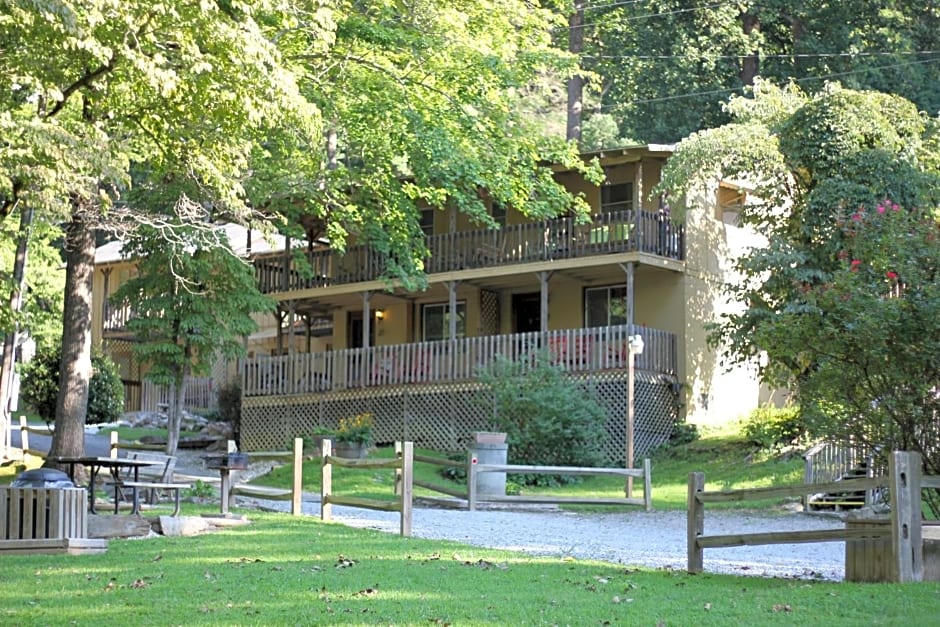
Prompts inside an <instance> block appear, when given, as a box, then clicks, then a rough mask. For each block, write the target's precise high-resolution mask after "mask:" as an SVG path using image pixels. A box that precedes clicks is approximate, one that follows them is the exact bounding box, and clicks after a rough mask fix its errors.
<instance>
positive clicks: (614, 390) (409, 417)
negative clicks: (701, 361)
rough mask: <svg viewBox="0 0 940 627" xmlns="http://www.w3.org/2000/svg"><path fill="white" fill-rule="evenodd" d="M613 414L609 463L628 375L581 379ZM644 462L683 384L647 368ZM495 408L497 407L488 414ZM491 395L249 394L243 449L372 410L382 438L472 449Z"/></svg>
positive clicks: (666, 429)
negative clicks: (251, 395) (676, 383)
mask: <svg viewBox="0 0 940 627" xmlns="http://www.w3.org/2000/svg"><path fill="white" fill-rule="evenodd" d="M576 379H577V380H578V381H579V382H580V384H581V385H582V386H584V388H585V389H586V390H587V391H588V392H589V393H591V394H592V395H594V396H595V398H597V400H598V401H599V402H600V404H601V405H602V406H603V407H604V408H605V409H606V410H607V416H608V417H607V434H608V436H609V437H608V439H607V441H605V442H603V443H601V447H602V450H603V453H604V456H605V458H606V459H607V460H608V462H610V463H612V464H622V463H623V462H624V460H625V457H626V444H625V442H626V416H627V376H626V373H619V372H618V373H603V374H599V375H592V376H587V377H583V376H582V377H577V378H576ZM634 394H635V395H634V399H635V401H634V407H635V425H634V433H635V439H634V443H635V444H634V451H635V456H636V458H638V459H639V458H640V457H642V456H644V455H646V454H647V453H648V452H649V451H651V450H652V449H654V448H656V447H657V446H659V445H661V444H663V443H664V442H666V441H667V440H668V439H669V436H670V435H671V434H672V429H673V426H674V425H675V424H676V420H677V418H678V410H677V408H678V402H677V401H678V399H677V387H676V386H675V384H673V383H672V382H671V381H670V380H669V379H668V378H666V377H663V376H662V375H659V374H653V373H648V372H643V371H640V372H638V373H637V374H636V379H635V386H634ZM488 407H489V409H487V408H488ZM491 411H492V401H491V400H490V401H488V394H487V392H486V390H485V389H484V388H483V386H481V385H480V384H479V383H474V382H458V383H448V384H438V385H427V384H426V385H412V386H389V387H385V388H369V389H358V390H343V391H338V392H329V393H323V394H308V395H302V396H277V397H274V396H271V397H249V398H244V399H243V401H242V424H241V446H242V449H243V450H245V451H272V450H288V449H289V448H290V446H291V442H292V441H293V439H294V438H295V437H303V436H305V435H309V434H310V433H311V432H312V430H313V429H314V428H315V427H326V428H335V427H336V426H337V425H338V423H339V419H340V418H343V417H347V416H353V415H356V414H360V413H364V412H369V413H371V414H372V415H373V417H374V420H375V429H374V434H375V440H376V442H378V443H380V444H381V443H389V442H394V441H396V440H402V439H404V440H411V441H413V442H415V445H416V446H418V447H423V448H429V449H434V450H439V451H454V452H456V451H464V450H466V449H467V445H468V444H469V442H470V441H471V440H472V437H473V432H474V431H486V430H488V429H489V418H490V416H489V415H488V414H489V412H491Z"/></svg>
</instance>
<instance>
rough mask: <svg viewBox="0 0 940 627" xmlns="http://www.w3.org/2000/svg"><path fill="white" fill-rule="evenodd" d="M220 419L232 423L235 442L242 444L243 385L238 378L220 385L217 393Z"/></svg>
mask: <svg viewBox="0 0 940 627" xmlns="http://www.w3.org/2000/svg"><path fill="white" fill-rule="evenodd" d="M215 401H216V405H217V406H218V410H217V412H218V417H219V420H222V421H224V422H227V423H229V424H230V425H232V433H233V437H234V438H235V443H236V444H238V445H239V446H240V445H241V430H242V429H241V427H242V386H241V383H240V382H239V380H238V379H232V380H230V381H229V382H228V383H224V384H222V385H220V386H219V389H218V390H217V391H216V393H215Z"/></svg>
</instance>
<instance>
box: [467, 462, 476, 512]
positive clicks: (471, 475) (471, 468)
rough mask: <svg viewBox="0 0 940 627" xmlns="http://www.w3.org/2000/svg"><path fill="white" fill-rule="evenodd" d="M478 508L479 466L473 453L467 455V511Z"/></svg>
mask: <svg viewBox="0 0 940 627" xmlns="http://www.w3.org/2000/svg"><path fill="white" fill-rule="evenodd" d="M476 508H477V465H476V459H475V458H474V457H473V451H470V452H468V453H467V509H469V510H470V511H471V512H472V511H475V510H476Z"/></svg>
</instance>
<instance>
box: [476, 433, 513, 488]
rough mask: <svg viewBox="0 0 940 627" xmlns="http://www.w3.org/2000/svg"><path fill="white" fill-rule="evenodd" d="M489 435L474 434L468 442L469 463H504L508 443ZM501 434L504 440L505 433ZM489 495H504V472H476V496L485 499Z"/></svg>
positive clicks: (507, 451)
mask: <svg viewBox="0 0 940 627" xmlns="http://www.w3.org/2000/svg"><path fill="white" fill-rule="evenodd" d="M484 433H485V435H484ZM491 435H492V434H490V433H489V432H481V433H479V434H476V437H475V438H474V440H475V441H474V442H472V443H471V444H470V456H471V463H473V464H506V459H507V457H508V454H509V444H507V443H506V442H505V441H502V442H500V441H498V440H500V439H501V438H494V437H491ZM501 435H502V436H503V438H502V439H503V440H505V437H506V436H505V434H501ZM489 496H506V473H505V472H481V473H477V498H479V499H482V500H486V498H487V497H489Z"/></svg>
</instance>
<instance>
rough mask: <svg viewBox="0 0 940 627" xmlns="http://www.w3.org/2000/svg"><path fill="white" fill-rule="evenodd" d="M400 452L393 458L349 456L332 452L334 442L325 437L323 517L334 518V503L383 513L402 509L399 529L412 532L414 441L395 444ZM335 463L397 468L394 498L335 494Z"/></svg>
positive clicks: (357, 466) (322, 486)
mask: <svg viewBox="0 0 940 627" xmlns="http://www.w3.org/2000/svg"><path fill="white" fill-rule="evenodd" d="M399 446H400V448H399ZM396 450H397V451H399V455H397V456H396V457H395V458H394V459H347V458H345V457H335V456H334V455H333V441H332V440H328V439H327V440H323V444H322V451H323V470H322V478H321V483H320V518H321V519H322V520H331V519H332V517H333V505H348V506H350V507H361V508H363V509H373V510H377V511H381V512H399V514H400V516H401V525H400V532H401V535H403V536H410V535H411V521H412V510H413V506H414V493H413V490H414V481H413V469H414V443H413V442H402V443H400V445H399V444H396ZM333 466H339V467H340V468H356V469H360V470H381V469H386V468H387V469H393V470H394V471H395V484H396V489H395V494H396V496H397V498H396V499H395V500H388V501H386V500H380V499H368V498H363V497H357V496H340V495H337V494H334V493H333Z"/></svg>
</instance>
